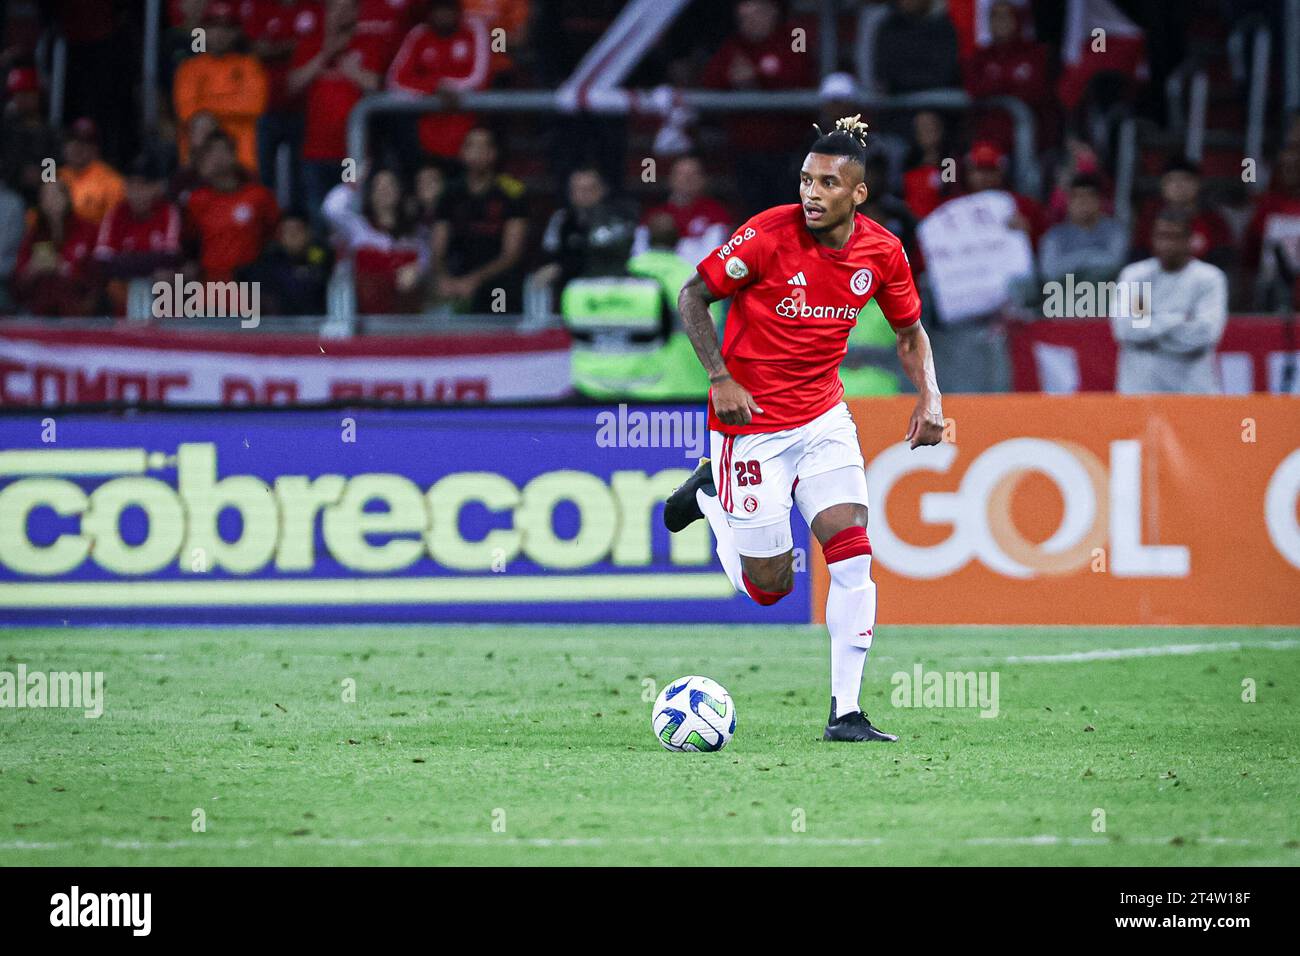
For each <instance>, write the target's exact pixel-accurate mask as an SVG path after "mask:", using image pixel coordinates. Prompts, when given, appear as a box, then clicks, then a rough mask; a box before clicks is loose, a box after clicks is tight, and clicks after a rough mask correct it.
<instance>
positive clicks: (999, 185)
mask: <svg viewBox="0 0 1300 956" xmlns="http://www.w3.org/2000/svg"><path fill="white" fill-rule="evenodd" d="M1006 167H1007V158H1006V156H1005V155H1004V154H1003V153H1002V151H1001V150H1000V149H998V148H997V146H995V145H994V144H992V143H986V142H979V143H976V144H975V145H973V146H972V147H971V149H970V152H969V153H967V154H966V191H967V192H968V193H980V192H984V191H985V190H987V189H996V190H1000V191H1002V192H1005V193H1006V194H1007V195H1009V196H1010V197H1011V198H1012V199H1013V200H1015V203H1016V215H1015V216H1013V217H1012V218H1011V221H1010V222H1008V223H1007V225H1009V226H1010V227H1011V228H1012V229H1020V230H1022V231H1024V232H1025V233H1027V234H1028V235H1029V241H1030V242H1031V243H1033V244H1034V246H1035V247H1037V246H1038V239H1039V237H1040V236H1042V234H1043V230H1044V229H1045V228H1046V219H1045V217H1044V216H1043V207H1042V206H1041V205H1039V203H1038V202H1037V201H1036V200H1033V199H1030V198H1029V197H1028V196H1022V195H1021V194H1020V193H1018V192H1015V191H1014V190H1011V189H1008V188H1007V187H1006V183H1005V180H1006Z"/></svg>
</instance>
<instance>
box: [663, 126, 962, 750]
mask: <svg viewBox="0 0 1300 956" xmlns="http://www.w3.org/2000/svg"><path fill="white" fill-rule="evenodd" d="M858 120H859V117H857V116H853V117H848V118H845V119H841V120H839V121H838V122H837V123H836V128H835V129H834V130H833V131H832V132H830V133H828V134H826V135H823V136H821V137H820V138H819V139H818V140H817V141H816V142H815V143H813V145H812V148H811V150H810V151H809V153H808V155H807V158H805V159H804V162H803V169H802V171H801V173H800V186H799V197H800V200H801V202H800V203H797V204H791V205H788V206H776V207H773V208H772V209H768V210H766V211H765V212H761V213H759V214H758V215H757V216H754V218H752V219H750V220H749V221H748V222H747V223H745V224H744V225H743V226H741V227H740V228H739V229H738V230H737V231H736V233H735V235H733V236H732V237H731V239H730V240H729V241H728V242H727V243H726V244H725V245H723V246H722V247H721V248H719V249H717V250H715V251H714V252H713V253H712V254H710V255H709V256H708V257H706V258H705V259H704V261H703V262H701V263H700V264H699V266H697V267H696V273H697V274H696V275H694V276H692V277H691V279H690V281H688V282H687V283H686V285H685V286H683V287H682V291H681V295H680V296H679V298H678V305H679V308H680V310H681V315H682V322H683V324H684V325H685V327H686V331H687V333H688V334H689V335H690V338H691V342H692V343H693V344H694V345H695V352H696V354H697V355H698V356H699V359H700V362H701V363H702V364H703V366H704V368H705V369H706V370H707V371H708V373H709V380H710V381H711V382H712V383H713V387H712V389H711V390H710V392H709V429H710V431H711V445H710V448H711V457H710V458H705V459H701V461H700V466H699V468H697V469H696V470H695V473H694V474H693V475H691V477H690V478H689V479H687V481H686V482H685V483H684V484H683V485H682V486H681V487H680V488H678V489H677V490H676V491H674V492H673V494H672V495H671V496H670V497H669V499H668V502H667V506H666V507H665V509H664V523H665V524H666V525H667V526H668V529H669V530H670V531H674V532H676V531H680V530H681V529H682V528H684V527H686V526H687V525H688V524H690V523H691V522H692V521H695V520H696V519H698V518H706V519H707V520H708V522H709V525H710V526H711V527H712V528H713V533H714V536H715V537H716V538H717V542H718V557H719V559H721V561H722V567H723V570H725V571H726V573H727V576H728V577H729V578H730V579H731V583H732V584H733V585H734V586H735V588H736V590H737V591H742V592H744V593H747V594H749V596H750V597H751V598H753V599H754V600H755V601H757V602H758V603H759V604H774V603H775V602H777V601H779V600H780V599H781V598H782V597H784V596H785V595H787V594H789V593H790V591H791V590H792V589H793V587H794V578H793V569H792V558H793V546H794V539H793V538H792V536H791V534H790V508H791V506H792V505H798V506H799V511H800V512H801V513H802V514H803V516H804V518H805V520H807V522H808V525H809V527H810V528H811V529H812V532H813V534H815V535H816V536H817V540H818V541H820V542H821V544H822V551H823V553H824V555H825V557H826V563H827V564H828V565H829V567H830V575H831V584H830V593H829V595H828V597H827V599H826V626H827V628H828V630H829V631H830V637H831V715H830V719H829V721H828V722H827V726H826V731H825V733H824V735H823V737H824V739H826V740H848V741H868V740H880V741H894V740H897V739H898V738H897V737H896V736H894V735H893V734H887V733H884V732H883V731H881V730H879V729H878V728H876V727H874V726H872V724H871V722H870V721H869V720H868V719H867V715H866V714H865V713H863V712H862V709H861V706H860V704H859V702H858V695H859V693H860V691H861V688H862V669H863V667H864V665H865V664H866V660H867V650H868V649H869V648H870V647H871V640H872V633H873V631H874V628H875V623H876V585H875V583H874V582H873V581H872V580H871V543H870V541H869V540H868V539H867V479H866V473H865V471H864V469H863V460H862V452H861V450H860V449H859V447H858V433H857V426H856V425H854V423H853V417H852V416H851V415H850V414H849V410H848V407H847V406H846V405H845V404H844V401H843V396H844V386H843V385H842V384H841V382H840V377H839V367H840V362H841V361H842V360H843V358H844V354H845V352H846V351H847V348H848V337H849V330H850V329H852V328H853V326H854V325H855V324H856V322H857V315H858V312H859V311H860V310H861V309H862V307H863V306H864V305H866V303H867V302H868V300H870V299H871V298H873V297H874V298H875V300H876V302H877V303H879V305H880V308H881V311H883V312H884V314H885V318H886V319H888V321H889V323H890V325H891V326H893V328H894V331H895V333H896V334H897V336H898V357H899V360H900V361H901V363H902V366H903V370H904V371H905V372H906V373H907V376H908V378H910V379H911V380H912V383H913V384H914V385H915V386H916V389H917V392H918V393H919V394H918V396H917V401H916V408H915V409H914V410H913V412H912V416H911V420H910V421H909V422H908V426H907V436H906V438H905V440H906V441H908V442H909V443H910V444H911V447H912V448H916V447H918V446H920V445H936V444H938V443H939V441H940V440H941V438H942V436H943V408H942V399H941V396H940V394H939V386H938V383H937V381H936V379H935V373H934V360H933V356H932V354H931V351H930V340H929V337H928V336H927V335H926V334H925V330H924V329H923V328H921V322H920V317H921V300H920V297H919V296H918V295H917V293H916V286H915V284H914V283H913V282H912V270H911V267H910V266H909V265H908V262H907V256H906V254H905V253H904V252H903V244H902V243H901V242H900V241H899V239H898V237H897V236H895V235H894V234H893V233H891V232H889V231H888V230H887V229H885V228H884V227H882V226H880V225H877V224H876V223H874V222H872V221H871V220H870V219H868V218H867V217H866V216H863V215H862V214H860V213H858V212H857V207H858V206H859V205H861V204H862V203H863V202H865V201H866V198H867V187H866V185H865V184H864V183H863V174H864V173H865V171H866V165H865V154H864V143H865V137H866V126H865V124H863V123H860V122H859V121H858ZM819 132H820V131H819ZM728 296H730V297H731V299H732V302H731V311H730V313H729V314H728V316H727V325H726V336H725V340H724V342H723V343H722V345H721V347H719V344H718V336H717V332H716V330H715V329H714V325H713V319H712V318H711V317H710V315H709V303H710V302H713V301H716V300H718V299H723V298H726V297H728Z"/></svg>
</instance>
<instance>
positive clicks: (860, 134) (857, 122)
mask: <svg viewBox="0 0 1300 956" xmlns="http://www.w3.org/2000/svg"><path fill="white" fill-rule="evenodd" d="M835 129H836V131H837V132H843V133H848V134H849V135H850V136H852V137H853V138H854V139H856V140H857V141H858V143H859V144H860V145H862V146H866V145H867V124H866V123H864V122H862V114H861V113H854V114H853V115H852V116H841V117H840V118H839V119H837V120H836V121H835Z"/></svg>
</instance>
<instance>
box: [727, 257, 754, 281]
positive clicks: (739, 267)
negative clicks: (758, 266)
mask: <svg viewBox="0 0 1300 956" xmlns="http://www.w3.org/2000/svg"><path fill="white" fill-rule="evenodd" d="M725 268H726V270H727V275H729V276H731V278H733V279H743V278H745V276H747V275H749V266H747V265H745V263H744V261H743V260H742V259H740V258H738V257H737V256H732V257H731V258H730V259H728V260H727V265H726V267H725Z"/></svg>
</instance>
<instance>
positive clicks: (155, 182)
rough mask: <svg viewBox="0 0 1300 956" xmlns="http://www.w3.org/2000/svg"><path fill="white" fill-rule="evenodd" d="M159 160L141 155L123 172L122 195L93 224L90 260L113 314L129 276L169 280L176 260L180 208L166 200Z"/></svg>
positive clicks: (122, 305)
mask: <svg viewBox="0 0 1300 956" xmlns="http://www.w3.org/2000/svg"><path fill="white" fill-rule="evenodd" d="M165 183H166V180H165V179H164V178H163V171H162V167H161V164H160V163H158V162H157V161H156V160H155V159H154V158H153V157H151V156H149V155H147V154H146V155H142V156H140V157H139V158H137V159H136V160H135V162H134V163H132V164H131V167H130V168H129V169H128V170H127V175H126V199H124V200H123V201H122V202H120V203H119V204H118V205H117V206H115V207H114V208H113V209H112V210H111V211H110V212H109V213H108V215H106V216H105V217H104V220H103V222H101V223H100V225H99V237H98V238H97V239H96V241H95V260H96V262H98V264H99V269H100V273H101V274H102V275H104V276H106V277H107V278H108V287H107V292H108V300H109V305H110V307H111V309H112V311H113V314H114V315H123V314H125V312H126V298H127V284H128V282H129V280H131V279H144V278H153V279H159V280H164V281H170V280H171V277H172V275H174V274H175V272H176V268H177V266H179V265H180V261H181V211H180V208H179V207H177V206H176V204H175V203H173V202H171V201H169V200H168V199H167V196H166V191H165Z"/></svg>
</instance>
